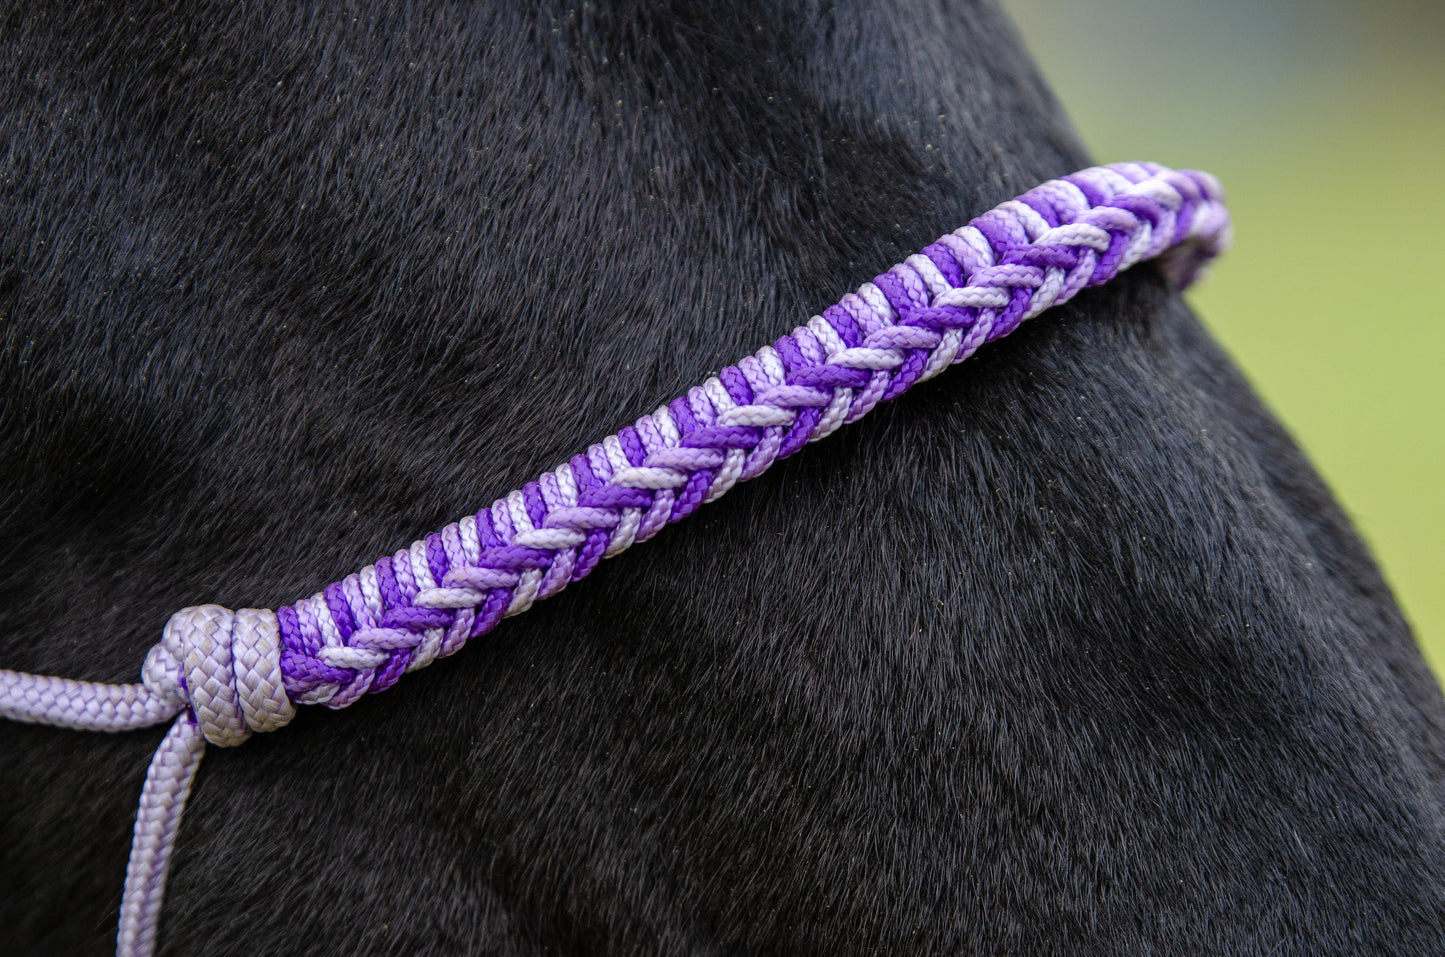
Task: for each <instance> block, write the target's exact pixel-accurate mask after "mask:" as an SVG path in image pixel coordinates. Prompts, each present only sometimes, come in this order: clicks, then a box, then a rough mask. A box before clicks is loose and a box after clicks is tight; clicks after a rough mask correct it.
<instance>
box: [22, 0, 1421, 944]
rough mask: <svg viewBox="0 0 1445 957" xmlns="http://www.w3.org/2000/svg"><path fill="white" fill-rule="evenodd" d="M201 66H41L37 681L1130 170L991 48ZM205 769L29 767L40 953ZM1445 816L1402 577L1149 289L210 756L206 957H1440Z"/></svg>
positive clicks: (329, 58)
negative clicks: (521, 609) (552, 595)
mask: <svg viewBox="0 0 1445 957" xmlns="http://www.w3.org/2000/svg"><path fill="white" fill-rule="evenodd" d="M122 6H124V7H125V8H124V9H122ZM202 6H203V5H201V4H184V5H176V4H160V3H149V4H142V3H134V4H128V5H117V4H100V3H77V4H63V5H62V4H43V3H33V4H32V3H27V2H25V0H18V2H16V3H12V5H11V6H10V7H9V9H8V10H7V11H5V12H4V13H3V14H0V63H3V69H0V84H3V101H4V103H5V104H6V106H5V108H4V110H3V112H0V148H3V152H0V216H3V220H0V221H3V230H0V396H3V405H0V596H3V597H0V666H3V667H7V668H16V669H24V670H28V671H36V672H41V673H46V674H58V675H66V676H70V677H76V678H87V679H94V680H108V681H132V680H135V676H136V675H137V673H138V670H139V666H140V662H141V658H142V656H143V655H144V652H145V650H146V649H147V648H148V647H149V646H150V645H151V644H152V643H153V642H154V641H155V640H156V639H157V637H158V636H159V632H160V628H161V625H162V623H163V622H164V621H165V620H166V618H167V616H168V615H169V613H170V612H172V611H174V610H175V609H177V608H180V607H182V606H185V605H194V604H199V603H202V602H206V601H215V602H219V603H221V604H225V605H228V606H230V607H243V606H257V605H262V606H272V607H275V606H277V605H279V604H284V603H287V602H290V601H292V600H294V599H296V598H298V597H301V596H304V595H308V594H311V593H312V592H313V591H315V590H316V589H317V588H318V587H320V586H322V585H324V584H325V583H327V582H330V581H333V580H336V579H337V578H339V577H341V576H342V575H345V574H346V573H348V572H351V571H354V570H355V569H356V568H358V567H360V566H361V565H363V564H366V563H367V562H370V561H372V560H373V559H375V558H377V557H379V556H381V555H383V554H387V553H389V552H390V551H392V550H394V549H395V548H396V547H398V546H401V545H404V544H406V543H407V542H409V541H411V540H412V539H413V538H415V537H417V536H419V535H420V534H422V533H425V532H428V531H431V530H433V529H434V528H436V527H439V526H440V525H441V524H443V523H445V522H446V521H450V520H453V519H455V518H457V517H458V516H460V515H463V514H466V513H468V512H469V511H474V510H475V509H476V508H478V507H479V506H481V505H483V504H485V503H487V502H490V501H492V499H493V498H495V497H496V496H497V495H499V494H501V493H503V492H505V491H506V490H508V489H511V488H514V487H516V486H517V485H519V484H520V483H521V482H524V481H526V480H528V479H530V478H532V477H533V476H534V475H535V474H536V473H538V472H539V471H541V470H542V469H544V468H548V467H550V466H552V465H554V464H556V463H557V462H560V461H562V460H564V459H565V458H566V457H567V456H569V455H571V454H573V453H575V452H577V451H579V450H580V449H582V448H583V447H584V446H585V445H586V443H587V442H589V441H592V440H595V439H596V438H597V437H599V436H601V435H605V434H607V433H609V432H611V431H613V430H614V429H615V428H616V427H618V426H619V425H622V424H624V423H626V422H628V421H630V420H631V419H632V418H634V417H635V416H636V415H637V414H639V413H641V412H645V411H647V410H650V409H652V408H654V407H655V406H656V404H657V403H658V402H659V401H662V400H665V399H668V398H670V397H672V396H673V395H676V394H677V393H678V392H679V391H680V390H682V389H685V388H686V387H687V386H689V385H692V384H693V383H695V382H697V381H700V380H701V379H702V378H703V377H705V376H706V375H707V374H708V373H709V372H711V371H713V370H715V369H716V368H718V367H719V366H720V365H722V364H725V363H728V362H731V361H733V360H735V359H737V358H738V357H740V356H742V355H744V354H746V353H749V352H751V351H753V350H754V349H756V348H757V347H758V346H759V345H761V344H762V343H764V342H767V341H771V340H772V339H773V338H774V337H775V336H777V335H779V334H781V333H783V332H785V331H787V330H788V329H791V328H792V327H793V326H795V325H796V324H798V323H799V322H802V321H804V320H806V318H807V317H808V316H809V315H811V314H812V313H813V312H816V311H817V310H819V309H821V308H823V307H824V306H826V305H828V304H830V303H832V302H834V301H835V300H836V299H837V298H838V297H839V296H840V295H841V294H842V293H844V292H847V291H849V290H852V289H854V288H856V287H857V286H858V285H859V284H860V283H861V282H863V281H865V280H867V279H868V278H870V277H872V276H873V275H874V274H876V273H877V272H879V271H880V270H882V269H884V268H886V267H887V266H888V265H890V264H891V263H893V262H896V261H898V260H899V259H901V258H902V257H903V256H905V255H907V254H908V253H911V252H913V251H915V250H916V249H918V248H919V247H921V246H922V245H924V244H926V243H928V242H930V241H932V240H933V239H934V238H935V237H936V236H938V235H939V234H940V233H943V232H945V231H947V230H950V229H952V228H954V227H956V226H958V225H961V224H962V223H964V222H966V221H967V220H968V219H969V218H971V217H972V216H974V215H976V214H978V213H980V212H982V211H983V210H985V209H987V208H989V207H991V206H992V205H994V204H996V203H997V202H999V201H1000V200H1003V199H1005V198H1007V197H1009V196H1011V195H1014V194H1016V193H1018V192H1020V191H1022V190H1023V189H1026V188H1028V187H1030V186H1032V185H1034V184H1035V183H1038V182H1040V181H1042V180H1044V179H1046V178H1049V177H1051V176H1054V175H1058V174H1062V173H1067V172H1070V171H1072V170H1074V169H1076V168H1079V167H1081V166H1084V165H1088V163H1089V158H1088V157H1087V156H1085V155H1084V153H1083V151H1082V149H1081V148H1080V146H1079V144H1078V141H1077V140H1076V138H1075V137H1074V135H1073V133H1072V132H1071V130H1070V128H1069V126H1068V124H1067V122H1066V120H1065V119H1064V118H1063V117H1062V116H1061V115H1060V111H1059V109H1058V107H1057V105H1056V104H1055V102H1054V101H1053V100H1052V99H1051V97H1050V96H1049V94H1048V92H1047V91H1046V90H1045V89H1044V87H1043V86H1042V85H1041V83H1040V81H1039V79H1038V77H1037V75H1036V73H1035V71H1034V68H1033V67H1032V65H1031V64H1030V62H1029V60H1028V58H1027V56H1026V55H1025V53H1024V52H1023V51H1022V50H1021V48H1020V46H1019V43H1018V40H1017V38H1016V36H1015V35H1014V33H1013V31H1012V30H1011V28H1010V27H1009V26H1008V24H1007V23H1006V22H1005V21H1004V20H1003V19H1002V17H1001V15H1000V14H999V13H998V11H997V10H996V9H995V8H994V7H993V6H992V5H991V4H989V3H985V2H967V0H958V2H954V3H951V4H946V5H942V6H939V5H934V4H930V3H916V4H912V3H911V4H906V5H900V6H892V5H881V8H879V9H874V8H873V7H872V6H871V5H869V4H866V3H862V2H858V3H852V2H841V3H837V4H826V5H824V4H816V3H809V4H801V5H793V4H774V3H767V2H753V3H750V4H749V3H720V2H717V3H684V2H678V3H674V4H666V3H659V4H646V5H643V4H635V3H629V2H623V3H616V4H612V3H602V4H553V5H539V6H536V7H533V6H525V9H520V8H521V7H523V6H524V5H519V4H510V3H498V4H495V5H494V7H493V8H492V9H481V8H477V7H474V6H472V5H469V4H465V3H450V4H448V3H431V4H408V5H399V4H397V5H393V4H352V5H344V4H289V3H267V4H251V5H244V6H233V5H232V4H206V5H204V6H207V7H210V9H202ZM1181 42H1183V39H1182V38H1181ZM1141 122H1145V123H1147V122H1148V120H1147V118H1143V119H1141ZM1114 158H1119V159H1123V158H1132V157H1114ZM1144 158H1147V157H1144ZM1222 268H1227V265H1225V266H1224V267H1222ZM161 733H162V732H161V730H160V729H157V730H155V731H154V732H138V733H131V734H125V735H120V736H106V735H99V734H87V733H81V732H74V731H63V730H54V729H47V728H39V727H30V726H21V725H14V724H9V723H0V768H3V771H0V952H3V953H5V954H18V955H26V954H71V953H96V954H99V953H104V952H106V951H107V950H108V949H109V948H111V947H112V946H113V943H112V941H113V934H114V922H115V911H116V907H117V903H118V900H119V895H120V889H121V882H122V878H123V876H124V872H125V862H126V854H127V849H128V846H129V837H130V828H131V821H132V817H133V815H134V813H135V801H136V795H137V792H138V789H139V786H140V778H141V774H142V769H143V768H144V767H145V765H146V762H147V760H148V758H149V755H150V752H151V751H152V750H153V749H154V748H155V746H156V744H157V741H158V740H159V738H160V736H161ZM1442 777H1445V706H1442V700H1441V696H1440V693H1439V691H1438V690H1437V687H1436V685H1435V684H1434V682H1433V681H1432V679H1431V677H1430V675H1429V673H1428V672H1427V670H1426V668H1425V666H1424V664H1423V663H1422V661H1421V658H1420V656H1419V654H1418V652H1417V651H1416V648H1415V645H1414V643H1413V641H1412V638H1411V636H1410V633H1409V631H1408V628H1407V627H1406V625H1405V624H1404V623H1403V621H1402V619H1401V616H1400V614H1399V612H1398V610H1397V609H1396V606H1395V604H1394V602H1393V600H1392V599H1391V597H1390V595H1389V592H1388V590H1387V589H1386V587H1385V585H1384V584H1383V583H1382V581H1381V579H1380V576H1379V573H1378V572H1377V571H1376V569H1375V566H1374V565H1373V563H1372V561H1371V559H1370V557H1369V556H1368V554H1367V553H1366V551H1365V549H1364V548H1363V547H1362V546H1361V544H1360V542H1359V540H1358V538H1357V537H1356V535H1355V533H1354V532H1353V531H1352V530H1351V529H1350V527H1349V525H1348V524H1347V522H1346V521H1345V520H1344V519H1343V518H1342V517H1341V514H1340V512H1339V509H1338V508H1337V507H1336V505H1335V504H1334V503H1333V502H1332V501H1331V499H1330V496H1329V494H1328V493H1327V492H1326V491H1325V489H1324V488H1323V487H1322V485H1321V484H1320V482H1319V480H1318V478H1317V477H1316V476H1315V474H1314V472H1313V471H1312V470H1311V468H1310V466H1309V465H1308V463H1307V462H1306V461H1305V460H1304V458H1303V457H1302V456H1301V454H1300V452H1299V451H1298V450H1297V449H1296V448H1295V446H1294V445H1293V443H1292V442H1291V441H1290V439H1289V438H1288V437H1287V436H1286V435H1285V434H1284V433H1283V431H1282V430H1281V429H1280V427H1279V425H1278V424H1277V423H1276V422H1275V421H1274V420H1273V418H1271V416H1270V415H1269V414H1268V413H1267V412H1265V411H1264V410H1263V409H1262V408H1261V407H1260V405H1259V402H1258V401H1257V399H1256V398H1255V397H1254V396H1253V395H1252V394H1251V392H1250V390H1249V389H1248V387H1247V386H1246V385H1245V384H1244V383H1243V382H1242V381H1241V379H1240V377H1239V375H1238V373H1237V372H1236V371H1235V370H1234V368H1233V367H1232V366H1231V364H1230V363H1229V361H1228V360H1227V359H1226V358H1225V357H1224V356H1223V355H1221V353H1220V351H1219V349H1218V347H1217V346H1216V345H1215V344H1214V343H1213V342H1212V341H1211V340H1210V339H1209V337H1208V336H1207V335H1206V334H1205V333H1204V332H1203V331H1201V329H1200V327H1199V325H1198V323H1197V322H1196V321H1195V319H1194V318H1193V317H1192V316H1191V315H1190V314H1189V312H1188V311H1187V309H1186V308H1185V307H1184V306H1183V305H1182V304H1181V302H1180V301H1179V300H1178V299H1177V298H1176V297H1174V296H1172V295H1170V294H1169V293H1167V292H1166V288H1165V285H1164V283H1163V281H1162V279H1161V278H1160V276H1159V274H1158V272H1157V271H1156V270H1154V269H1153V268H1152V267H1141V268H1140V269H1137V270H1135V271H1134V272H1133V273H1131V274H1130V275H1129V276H1127V277H1125V278H1124V279H1122V280H1121V281H1118V282H1116V283H1113V284H1111V285H1109V286H1108V287H1106V288H1104V289H1101V290H1098V291H1095V292H1091V293H1087V294H1085V295H1083V296H1081V297H1080V298H1079V299H1078V300H1076V303H1075V304H1074V305H1071V306H1069V307H1066V308H1062V309H1059V310H1057V311H1054V312H1050V313H1048V314H1046V315H1045V316H1043V317H1041V318H1039V319H1037V320H1034V321H1032V322H1031V323H1030V324H1028V325H1027V326H1025V327H1024V328H1023V329H1022V330H1020V331H1019V332H1018V333H1017V334H1016V335H1014V336H1013V337H1011V338H1010V339H1009V340H1007V341H1005V342H1002V343H999V344H996V345H994V346H991V347H988V348H987V349H985V350H984V351H983V352H982V353H981V354H980V355H979V356H977V357H976V358H974V359H972V360H970V361H969V362H967V363H966V364H964V365H963V366H961V367H959V368H957V369H953V370H951V371H949V372H947V373H945V374H944V375H943V376H940V377H939V378H938V379H936V380H934V381H933V382H931V383H929V384H928V385H927V386H923V387H920V388H918V389H916V390H914V392H912V393H910V394H909V395H907V396H905V397H904V398H902V399H900V400H899V401H898V402H896V403H893V404H891V405H890V406H886V407H882V408H880V409H879V410H878V411H877V412H875V413H874V414H873V415H872V416H870V417H869V419H867V420H865V421H864V422H860V423H859V424H858V425H856V426H853V427H849V428H847V429H845V430H843V431H841V432H840V433H839V434H838V435H836V436H834V437H832V438H831V439H829V440H828V441H826V442H823V443H820V444H819V445H817V446H814V447H813V448H812V449H810V450H808V451H806V452H804V453H803V454H801V455H799V456H797V457H795V458H793V459H790V460H789V461H788V462H786V463H785V464H783V465H781V466H780V467H778V468H777V469H775V470H773V471H771V472H769V474H767V475H766V476H764V477H762V478H760V479H758V480H757V481H754V482H752V483H749V484H747V485H744V486H741V487H739V488H738V489H737V490H735V491H734V492H732V493H731V494H730V495H729V496H728V497H727V498H726V499H725V500H723V501H721V502H719V503H717V504H716V505H715V506H711V507H709V508H708V509H706V510H704V512H703V513H702V514H701V515H699V516H697V517H695V518H693V519H689V520H688V521H686V522H684V523H682V524H680V525H677V526H674V527H672V528H670V529H668V530H666V531H664V532H663V533H662V534H661V535H659V536H658V538H657V539H655V540H654V541H653V542H651V543H650V544H648V545H646V546H643V547H641V548H638V549H636V550H634V551H631V552H629V553H628V554H626V555H624V556H622V557H619V558H617V559H615V560H613V561H610V562H607V563H604V564H603V566H602V567H601V568H600V569H599V570H598V571H597V572H596V573H595V574H594V575H593V576H592V579H591V580H590V581H588V582H586V583H583V584H580V585H578V586H576V587H574V588H571V589H569V590H568V591H566V592H565V593H564V594H563V595H561V596H559V597H558V598H556V599H554V600H552V601H549V602H546V603H543V604H541V605H539V606H538V607H537V608H535V609H533V610H532V611H530V612H529V613H528V614H526V615H524V616H522V617H520V618H517V619H514V620H512V621H510V622H507V623H505V624H504V625H502V626H501V627H500V628H499V629H498V630H497V631H496V632H495V633H494V634H493V635H492V636H490V637H489V638H487V639H486V640H484V641H478V642H476V643H474V644H473V645H472V646H471V647H468V648H467V649H466V650H465V652H464V653H463V654H461V655H459V656H457V657H456V658H453V659H451V660H449V661H447V662H444V663H441V664H438V665H437V666H435V667H433V668H430V669H428V670H426V671H424V672H420V673H418V674H415V675H411V676H408V677H406V678H405V679H403V680H402V682H401V683H400V684H399V685H398V686H397V687H396V688H394V689H392V690H391V691H390V692H388V693H387V694H384V695H379V696H376V697H374V698H370V699H368V700H365V701H363V702H361V703H359V704H357V705H356V706H354V707H352V708H350V709H348V710H346V711H342V712H337V713H331V712H327V711H325V710H324V709H315V708H311V709H305V710H304V711H303V713H302V715H301V716H300V717H299V718H298V719H297V720H296V721H295V722H294V723H293V724H292V725H291V726H290V727H289V728H287V729H285V730H283V731H281V732H279V733H276V734H272V735H263V736H258V737H257V738H256V739H253V740H252V741H251V742H249V743H247V744H246V745H245V746H244V747H241V748H236V749H229V750H219V749H212V750H211V752H210V754H209V755H208V757H207V758H206V762H205V764H204V766H203V767H202V770H201V773H200V777H199V780H198V783H197V787H196V791H195V794H194V796H193V798H192V803H191V806H190V810H189V811H188V814H187V820H186V823H185V826H184V827H183V829H182V832H181V835H180V843H179V847H178V851H177V855H176V858H175V861H174V867H173V870H172V874H171V881H170V891H169V897H168V900H167V904H166V908H165V911H164V913H163V915H162V918H161V951H162V952H163V953H175V954H199V953H204V954H209V955H222V954H289V953H306V954H363V953H365V954H401V953H405V954H420V953H437V954H450V953H477V954H539V953H563V954H573V953H666V954H674V953H691V952H696V953H721V952H727V953H820V954H824V953H826V954H833V953H913V952H916V953H978V954H996V953H997V954H1004V953H1008V954H1070V955H1077V954H1196V953H1227V954H1261V955H1263V954H1311V955H1317V954H1325V953H1364V952H1371V953H1374V952H1381V953H1383V952H1389V953H1401V954H1421V955H1424V954H1439V953H1442V952H1445V916H1442V915H1445V842H1442V837H1445V834H1442V829H1445V781H1442Z"/></svg>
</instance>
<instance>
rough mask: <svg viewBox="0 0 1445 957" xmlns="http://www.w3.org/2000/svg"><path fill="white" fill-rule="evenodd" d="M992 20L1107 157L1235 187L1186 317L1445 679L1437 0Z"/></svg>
mask: <svg viewBox="0 0 1445 957" xmlns="http://www.w3.org/2000/svg"><path fill="white" fill-rule="evenodd" d="M1002 3H1003V6H1004V8H1005V9H1006V10H1008V12H1009V13H1011V14H1012V15H1013V17H1014V20H1015V22H1016V23H1017V24H1018V26H1019V29H1020V31H1021V32H1022V33H1023V35H1024V39H1025V41H1026V42H1027V43H1028V45H1029V48H1030V49H1031V50H1032V51H1033V53H1034V56H1035V57H1036V58H1037V60H1038V62H1039V64H1040V66H1041V67H1042V69H1043V71H1044V74H1045V76H1046V77H1047V78H1048V80H1049V82H1050V84H1051V85H1052V87H1053V89H1054V91H1055V93H1056V94H1057V95H1058V96H1059V98H1060V99H1061V100H1062V101H1063V103H1064V106H1065V108H1066V109H1067V110H1068V112H1069V114H1070V115H1071V116H1072V117H1073V120H1074V123H1075V126H1076V128H1077V129H1078V131H1079V133H1080V134H1081V135H1082V137H1083V139H1084V142H1085V143H1087V144H1088V146H1089V148H1090V149H1091V150H1092V152H1093V153H1094V156H1095V157H1096V158H1097V159H1099V160H1100V161H1104V162H1107V161H1113V160H1123V159H1149V160H1157V161H1158V162H1161V163H1165V164H1168V165H1170V166H1189V167H1195V168H1198V169H1206V170H1209V171H1210V172H1212V173H1215V174H1216V175H1218V176H1219V177H1220V178H1221V179H1222V180H1223V181H1224V185H1225V189H1226V191H1227V192H1228V195H1229V199H1230V206H1231V209H1232V211H1233V213H1234V218H1235V245H1234V248H1233V250H1232V251H1231V252H1230V253H1229V254H1228V255H1227V256H1226V257H1225V258H1224V259H1222V260H1220V261H1219V262H1218V263H1216V265H1215V266H1214V269H1213V271H1212V273H1211V274H1210V275H1209V277H1207V279H1206V280H1205V282H1204V283H1203V284H1201V285H1200V286H1198V287H1196V290H1195V291H1193V292H1191V293H1190V299H1191V301H1192V304H1193V306H1194V308H1195V310H1196V311H1197V312H1198V313H1199V314H1200V316H1201V317H1202V318H1203V319H1204V321H1205V323H1206V324H1207V325H1208V326H1209V327H1210V328H1211V329H1212V330H1213V331H1214V334H1215V335H1216V336H1217V337H1218V338H1219V339H1220V340H1222V341H1223V343H1224V345H1225V346H1226V348H1228V349H1229V351H1230V352H1231V353H1232V354H1233V355H1234V357H1235V359H1236V361H1237V362H1238V363H1239V364H1240V365H1241V366H1242V367H1243V368H1244V371H1245V373H1246V374H1247V375H1248V376H1249V378H1250V379H1251V381H1252V382H1253V383H1254V385H1255V387H1256V389H1258V391H1259V392H1260V393H1261V394H1262V395H1263V396H1264V398H1265V401H1266V402H1268V403H1269V404H1270V405H1271V407H1272V408H1273V409H1274V411H1275V413H1276V414H1277V415H1278V416H1279V417H1280V418H1281V419H1283V420H1284V422H1285V424H1286V425H1287V426H1288V427H1289V428H1290V430H1291V431H1292V432H1293V433H1294V435H1295V437H1296V438H1297V439H1298V440H1299V441H1300V443H1301V444H1302V445H1303V446H1304V447H1305V449H1306V450H1307V451H1308V452H1309V454H1310V456H1311V458H1312V459H1313V460H1314V462H1315V465H1316V466H1317V467H1318V468H1319V470H1320V471H1321V472H1322V473H1323V474H1324V477H1325V480H1326V481H1327V482H1329V484H1330V485H1331V487H1332V488H1333V489H1334V491H1335V494H1336V495H1337V496H1338V497H1339V499H1340V501H1341V502H1342V503H1343V505H1344V508H1345V510H1346V511H1347V512H1348V513H1349V514H1350V515H1351V517H1352V518H1353V519H1354V520H1355V523H1356V525H1357V527H1358V528H1359V529H1360V531H1361V532H1362V534H1363V535H1364V537H1365V539H1366V540H1367V541H1368V542H1369V543H1370V545H1371V547H1372V548H1373V549H1374V553H1375V556H1376V557H1377V558H1378V559H1379V561H1380V563H1381V565H1382V566H1383V568H1384V571H1385V575H1386V577H1387V578H1388V579H1389V580H1390V583H1391V585H1392V586H1393V587H1394V589H1395V594H1396V595H1397V597H1398V598H1399V600H1400V603H1401V605H1402V606H1403V607H1404V609H1405V614H1406V615H1407V616H1408V617H1409V618H1410V620H1411V622H1412V623H1413V624H1414V626H1415V633H1416V636H1417V637H1418V639H1419V641H1420V644H1421V647H1422V648H1423V649H1424V651H1425V654H1426V657H1427V658H1428V659H1429V661H1430V663H1431V665H1432V666H1433V667H1434V669H1435V673H1436V676H1437V677H1440V676H1442V675H1445V587H1442V582H1441V578H1442V573H1445V547H1442V544H1441V542H1442V538H1445V503H1442V496H1441V481H1440V476H1441V473H1442V471H1445V415H1442V408H1445V387H1442V370H1441V358H1442V354H1445V306H1442V304H1441V292H1440V289H1441V285H1442V279H1445V268H1442V263H1441V260H1442V258H1445V180H1442V177H1441V176H1440V175H1439V173H1440V172H1441V170H1442V167H1445V2H1442V0H1376V2H1368V3H1367V2H1361V0H1002Z"/></svg>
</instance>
